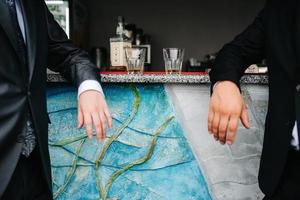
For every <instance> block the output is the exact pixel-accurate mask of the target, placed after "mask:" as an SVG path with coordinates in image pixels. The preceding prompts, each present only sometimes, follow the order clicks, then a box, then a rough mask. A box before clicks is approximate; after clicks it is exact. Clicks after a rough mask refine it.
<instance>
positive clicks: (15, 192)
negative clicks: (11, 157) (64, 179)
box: [1, 147, 52, 200]
mask: <svg viewBox="0 0 300 200" xmlns="http://www.w3.org/2000/svg"><path fill="white" fill-rule="evenodd" d="M42 170H43V169H42V164H41V159H40V155H39V153H38V147H36V148H35V150H34V151H33V152H32V153H31V155H30V156H29V157H28V158H26V157H25V156H23V155H21V156H20V159H19V162H18V164H17V167H16V169H15V171H14V174H13V176H12V178H11V180H10V183H9V185H8V187H7V188H6V191H5V192H4V195H3V197H2V199H1V200H52V194H51V191H50V189H49V187H48V185H47V182H46V179H45V175H44V173H43V171H42Z"/></svg>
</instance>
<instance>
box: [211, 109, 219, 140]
mask: <svg viewBox="0 0 300 200" xmlns="http://www.w3.org/2000/svg"><path fill="white" fill-rule="evenodd" d="M219 124H220V114H219V113H218V112H215V113H214V118H213V122H212V133H213V135H214V138H215V140H219V135H218V130H219Z"/></svg>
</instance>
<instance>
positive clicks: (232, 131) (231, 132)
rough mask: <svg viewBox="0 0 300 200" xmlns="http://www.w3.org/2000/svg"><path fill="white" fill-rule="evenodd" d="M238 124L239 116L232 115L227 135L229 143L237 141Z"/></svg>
mask: <svg viewBox="0 0 300 200" xmlns="http://www.w3.org/2000/svg"><path fill="white" fill-rule="evenodd" d="M238 124H239V117H238V116H231V117H230V120H229V123H228V127H227V135H226V143H227V144H229V145H232V144H233V142H234V141H235V137H236V132H237V129H238Z"/></svg>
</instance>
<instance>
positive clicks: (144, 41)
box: [133, 29, 151, 70]
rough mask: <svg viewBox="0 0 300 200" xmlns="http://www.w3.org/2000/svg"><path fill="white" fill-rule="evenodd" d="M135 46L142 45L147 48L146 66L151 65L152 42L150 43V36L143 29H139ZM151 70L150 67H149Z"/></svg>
mask: <svg viewBox="0 0 300 200" xmlns="http://www.w3.org/2000/svg"><path fill="white" fill-rule="evenodd" d="M133 47H140V48H145V49H146V60H145V66H146V67H149V66H150V65H151V44H150V36H149V35H146V34H145V35H143V31H142V29H140V31H137V33H136V37H135V42H134V45H133ZM147 70H149V69H147Z"/></svg>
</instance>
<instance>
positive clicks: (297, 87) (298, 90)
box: [296, 84, 300, 92]
mask: <svg viewBox="0 0 300 200" xmlns="http://www.w3.org/2000/svg"><path fill="white" fill-rule="evenodd" d="M296 91H297V92H300V84H299V85H297V86H296Z"/></svg>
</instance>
